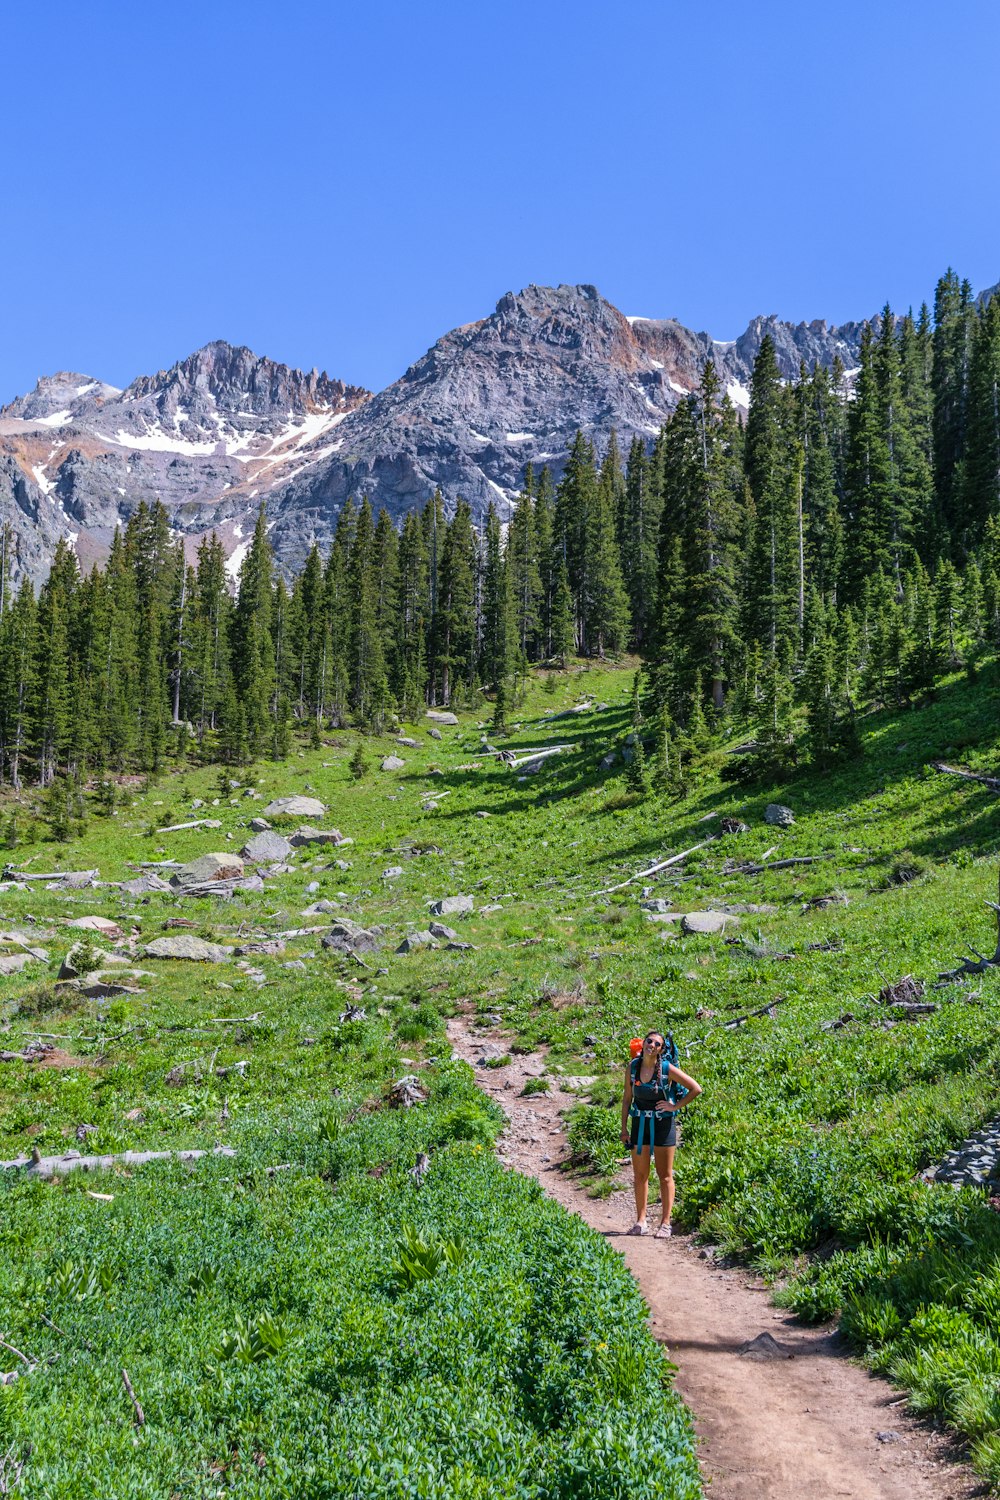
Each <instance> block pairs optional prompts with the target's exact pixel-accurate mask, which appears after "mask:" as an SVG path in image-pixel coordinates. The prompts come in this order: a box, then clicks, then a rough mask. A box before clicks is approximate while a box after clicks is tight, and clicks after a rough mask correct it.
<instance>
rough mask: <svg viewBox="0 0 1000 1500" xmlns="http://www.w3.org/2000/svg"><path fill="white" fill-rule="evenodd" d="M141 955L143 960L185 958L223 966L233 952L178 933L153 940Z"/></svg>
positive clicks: (189, 933)
mask: <svg viewBox="0 0 1000 1500" xmlns="http://www.w3.org/2000/svg"><path fill="white" fill-rule="evenodd" d="M142 954H143V957H144V958H187V959H192V960H193V961H194V962H196V963H206V964H224V963H228V961H229V959H230V958H232V956H233V950H232V949H231V948H224V947H223V946H222V944H221V943H206V941H205V939H204V938H200V937H195V935H194V933H191V932H178V933H174V934H173V936H171V937H160V938H154V939H153V941H152V942H151V943H147V944H146V946H145V947H144V948H143V950H142Z"/></svg>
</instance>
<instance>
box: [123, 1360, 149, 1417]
mask: <svg viewBox="0 0 1000 1500" xmlns="http://www.w3.org/2000/svg"><path fill="white" fill-rule="evenodd" d="M122 1384H123V1385H124V1386H125V1389H126V1390H127V1391H128V1398H129V1400H130V1401H131V1403H132V1409H133V1410H134V1412H135V1425H136V1426H137V1427H145V1425H146V1413H145V1412H144V1411H143V1409H142V1407H141V1406H140V1405H139V1398H138V1396H137V1395H136V1393H135V1391H134V1390H133V1389H132V1382H131V1380H129V1378H128V1371H127V1370H126V1369H123V1370H122Z"/></svg>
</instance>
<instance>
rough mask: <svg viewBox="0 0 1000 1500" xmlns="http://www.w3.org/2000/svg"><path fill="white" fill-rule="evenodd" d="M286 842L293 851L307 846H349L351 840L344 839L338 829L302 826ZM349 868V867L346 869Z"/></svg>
mask: <svg viewBox="0 0 1000 1500" xmlns="http://www.w3.org/2000/svg"><path fill="white" fill-rule="evenodd" d="M288 841H289V843H290V844H291V845H292V846H293V848H295V849H301V848H304V847H305V845H307V844H333V845H335V846H336V845H338V844H350V843H352V842H353V840H352V839H345V838H344V837H343V836H342V835H341V832H340V829H339V828H311V827H310V826H309V825H308V824H303V826H302V827H301V828H296V830H295V832H294V833H290V834H289V835H288ZM348 868H349V867H348Z"/></svg>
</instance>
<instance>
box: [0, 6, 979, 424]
mask: <svg viewBox="0 0 1000 1500" xmlns="http://www.w3.org/2000/svg"><path fill="white" fill-rule="evenodd" d="M2 45H3V54H4V58H5V67H4V77H3V86H2V90H0V119H2V124H3V141H4V152H3V172H2V179H0V180H2V183H3V199H4V204H5V210H6V212H5V214H4V228H3V234H2V238H0V276H2V280H0V286H2V292H0V402H2V401H5V400H9V399H10V398H11V397H12V396H13V395H15V394H17V393H19V392H21V391H23V390H26V389H28V388H30V386H31V385H32V384H33V383H34V381H35V378H36V376H37V375H39V374H41V373H47V372H51V371H53V370H57V369H75V370H80V371H83V372H84V373H87V374H91V375H96V376H100V377H102V378H103V379H106V380H110V381H112V382H113V383H114V384H116V385H124V384H125V383H126V382H127V381H128V380H130V379H131V378H132V377H133V376H135V375H137V374H140V373H144V372H149V371H153V370H156V369H159V368H163V367H165V366H168V365H170V364H172V363H173V362H174V361H175V360H177V359H179V358H182V357H183V356H184V355H185V354H187V353H189V352H190V351H191V350H192V349H195V348H197V347H199V346H200V345H201V344H204V343H206V342H207V341H208V340H209V339H212V338H227V339H229V340H231V341H232V342H234V343H245V344H249V345H250V346H251V348H253V349H255V350H256V351H258V352H259V353H265V354H269V355H271V356H273V357H274V358H276V359H280V360H284V361H286V362H287V363H289V364H294V365H300V366H302V367H304V368H306V369H309V368H311V367H312V366H313V365H318V366H319V367H320V368H321V369H322V368H326V369H327V370H328V371H329V372H330V374H331V375H337V376H340V377H341V378H342V379H344V380H347V381H353V382H356V383H359V384H362V385H368V386H370V387H373V388H375V389H378V388H379V387H381V386H382V385H385V384H387V383H388V382H389V381H390V380H392V379H394V378H395V377H396V376H397V375H399V374H400V373H401V372H402V371H403V369H404V368H405V367H406V365H407V364H408V363H410V361H411V360H413V359H415V358H417V357H418V356H419V355H420V354H421V353H423V351H424V349H425V348H426V347H427V346H428V345H429V344H431V343H432V342H433V341H434V339H435V338H437V337H438V336H439V335H440V334H442V333H444V332H446V331H447V330H448V329H449V328H452V327H454V326H455V325H456V324H459V323H463V322H468V321H470V320H472V319H474V318H477V317H481V316H483V315H485V314H486V313H488V312H490V311H491V310H492V308H493V306H494V304H495V303H496V301H497V299H498V298H499V297H500V296H501V295H502V294H503V293H504V292H505V291H507V290H509V289H515V290H516V289H517V288H519V287H521V286H525V285H527V284H528V283H529V282H539V283H553V282H559V281H567V282H574V281H589V282H593V283H595V284H596V285H597V286H598V287H599V288H600V290H601V291H602V292H603V293H604V294H605V296H607V297H609V298H610V299H611V301H613V302H614V303H615V304H616V305H617V306H618V307H620V308H621V309H622V311H623V312H626V313H639V314H642V315H645V316H649V317H665V316H676V317H678V318H680V319H682V320H683V321H684V322H686V323H688V324H690V325H693V326H694V327H695V328H696V329H707V330H709V331H710V332H711V333H712V334H713V335H714V336H715V337H717V338H729V337H733V336H735V335H736V334H737V333H738V332H740V331H741V330H742V329H743V328H744V327H745V325H746V323H747V322H748V320H749V319H750V318H751V317H752V316H753V315H755V314H756V313H768V312H777V313H779V314H780V315H782V316H783V317H788V318H792V319H799V318H806V319H809V318H814V317H826V318H827V319H828V320H830V321H842V320H844V319H846V318H854V317H860V316H865V315H868V314H869V313H871V312H873V311H875V310H876V309H877V308H879V307H880V306H881V305H882V303H883V302H885V301H886V300H887V299H888V300H890V301H891V302H892V304H893V306H894V307H898V308H901V307H905V306H907V305H908V304H910V303H911V302H912V303H919V302H920V301H921V300H922V299H923V298H924V297H927V298H929V297H930V296H931V294H932V291H933V286H934V282H935V280H936V278H937V277H938V275H939V274H940V273H941V272H942V271H943V270H944V269H945V267H946V266H948V265H949V264H951V265H954V266H955V268H956V269H957V270H958V271H959V272H960V274H962V275H965V276H968V277H969V279H970V280H971V281H972V282H973V284H974V285H975V286H976V287H977V288H980V287H982V286H985V285H989V284H991V283H993V282H996V281H997V280H998V279H1000V193H998V191H997V162H998V159H1000V155H998V149H997V148H998V144H1000V142H998V136H1000V114H998V111H997V108H996V66H997V57H998V56H1000V7H998V6H996V4H995V3H994V0H950V3H949V4H947V5H942V4H940V3H930V0H905V3H904V0H838V3H836V4H833V3H830V0H821V3H816V0H813V3H808V0H756V3H747V0H741V3H738V4H737V3H730V0H716V3H714V4H711V3H704V0H684V3H680V0H658V3H654V0H619V3H618V4H617V5H612V4H611V3H610V0H606V3H601V4H597V3H593V0H575V3H570V0H564V3H547V0H530V3H528V0H506V3H503V4H500V3H497V0H436V3H434V0H432V3H430V4H427V3H424V4H422V5H421V4H415V3H413V0H408V3H401V0H367V3H360V4H359V3H354V4H351V5H346V4H342V3H338V4H332V3H320V0H316V3H313V4H302V3H299V0H266V3H261V0H240V3H236V0H198V3H197V4H193V3H189V0H174V3H172V4H169V5H156V4H144V3H137V0H128V3H119V0H92V3H90V4H88V5H80V4H79V3H78V0H72V3H68V0H40V3H39V4H37V5H28V4H21V5H16V4H9V5H7V6H5V7H4V17H3V43H2Z"/></svg>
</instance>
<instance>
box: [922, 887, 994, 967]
mask: <svg viewBox="0 0 1000 1500" xmlns="http://www.w3.org/2000/svg"><path fill="white" fill-rule="evenodd" d="M998 898H1000V876H998ZM986 905H987V906H988V907H989V908H990V910H991V911H992V912H995V913H996V918H997V945H996V948H995V950H994V952H993V955H992V957H989V956H988V955H986V954H983V953H980V952H979V950H978V949H977V948H973V949H972V951H973V953H975V955H976V961H975V962H973V960H972V959H971V958H963V959H961V960H960V961H959V965H958V968H957V969H947V970H946V971H945V972H944V973H943V974H939V975H938V982H937V984H935V985H934V986H933V988H934V989H936V990H941V989H944V987H945V985H948V984H954V983H955V982H956V980H959V979H964V978H965V977H966V975H967V974H985V973H986V971H987V969H996V968H1000V899H998V901H987V902H986ZM970 946H971V944H970Z"/></svg>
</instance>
